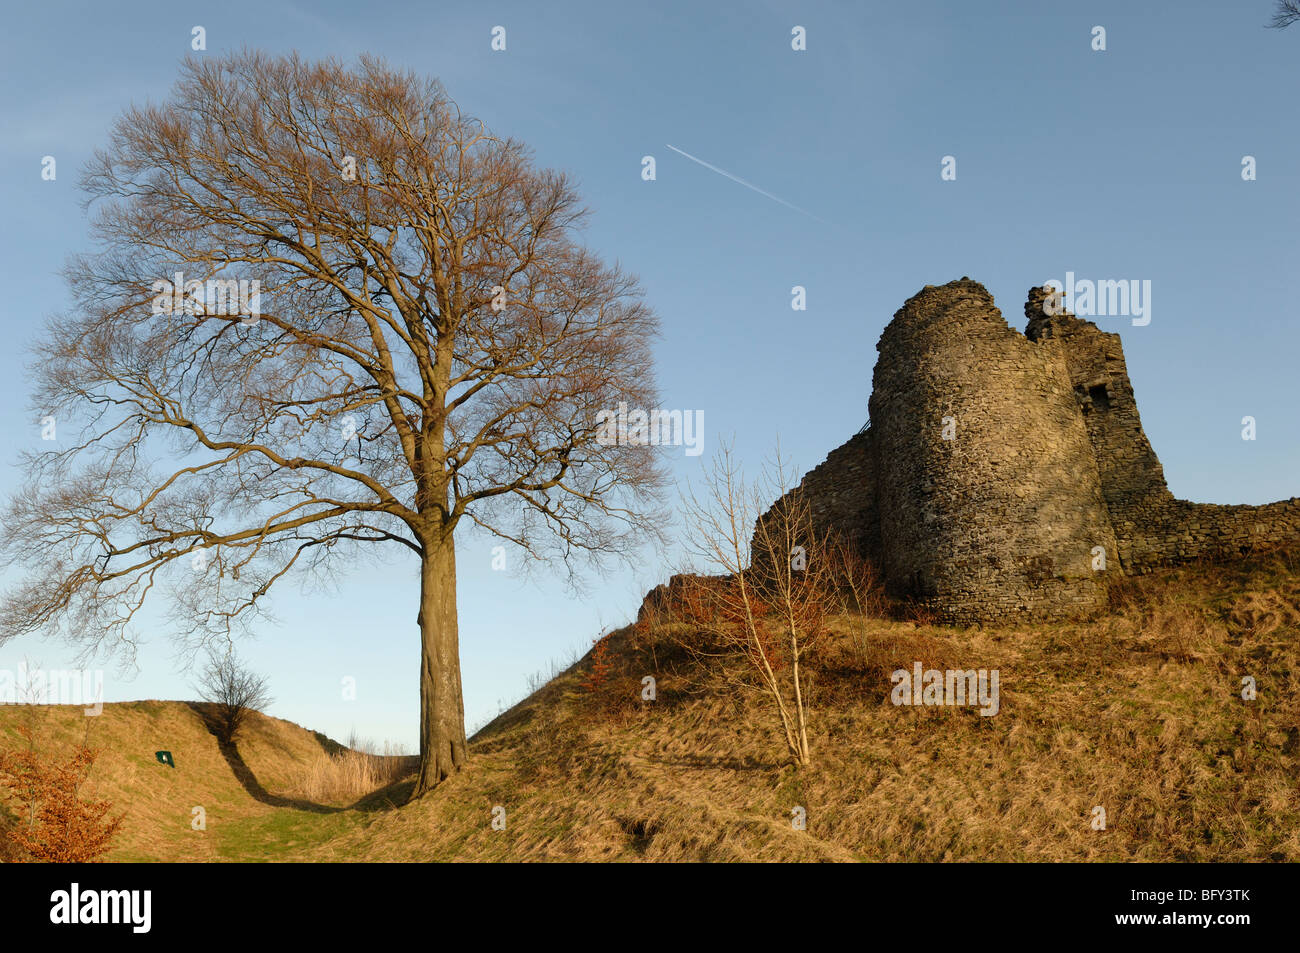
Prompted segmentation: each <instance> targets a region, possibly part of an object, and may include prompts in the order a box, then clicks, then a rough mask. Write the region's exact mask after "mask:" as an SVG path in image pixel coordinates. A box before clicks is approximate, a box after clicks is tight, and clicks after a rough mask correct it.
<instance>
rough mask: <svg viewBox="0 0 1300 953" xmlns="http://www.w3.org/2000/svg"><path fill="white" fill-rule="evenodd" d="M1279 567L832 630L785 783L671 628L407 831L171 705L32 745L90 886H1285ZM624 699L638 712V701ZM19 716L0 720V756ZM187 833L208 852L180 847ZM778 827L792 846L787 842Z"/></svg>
mask: <svg viewBox="0 0 1300 953" xmlns="http://www.w3.org/2000/svg"><path fill="white" fill-rule="evenodd" d="M1297 568H1300V559H1297V557H1296V556H1295V554H1290V555H1287V554H1283V555H1278V556H1273V557H1268V558H1259V559H1256V560H1252V561H1249V562H1243V563H1240V564H1232V565H1226V566H1215V565H1206V566H1200V567H1192V568H1186V569H1180V570H1175V571H1169V572H1165V573H1161V574H1156V575H1151V576H1146V577H1141V578H1138V579H1125V580H1120V581H1118V582H1117V583H1116V585H1115V588H1114V590H1113V593H1112V601H1113V611H1112V613H1111V614H1110V615H1108V616H1106V617H1104V618H1102V619H1099V620H1096V621H1093V622H1088V623H1079V624H1061V625H1049V626H1033V627H1030V626H1025V627H1021V628H987V629H981V628H969V629H951V628H943V627H935V626H929V625H924V624H916V623H909V622H897V621H888V620H879V619H863V618H858V617H851V616H846V617H842V618H839V619H836V620H835V624H834V627H833V632H832V634H831V635H830V636H828V637H827V638H825V639H824V640H823V641H822V642H820V643H819V644H818V645H817V646H816V647H815V649H814V650H813V652H812V654H811V655H810V656H809V659H808V676H809V695H810V702H811V713H812V723H811V730H812V735H811V741H812V750H813V757H814V764H813V765H812V767H811V768H808V769H804V770H795V769H794V768H792V767H791V766H789V765H788V764H787V763H786V762H785V759H784V757H783V755H782V747H781V743H780V737H779V731H778V729H777V726H776V724H775V723H774V722H773V719H772V716H771V713H770V711H769V710H768V708H767V706H766V705H765V703H764V700H763V699H762V698H761V697H760V696H757V695H754V694H752V693H746V692H744V691H742V690H740V689H739V688H738V687H737V681H738V680H740V679H742V678H743V667H741V665H740V663H739V662H738V661H736V660H729V659H726V658H712V659H700V658H698V657H697V656H696V655H694V654H692V653H691V652H689V651H688V650H687V649H686V648H685V647H684V646H685V644H689V643H690V641H691V639H692V637H693V636H692V633H691V632H690V631H689V629H687V628H685V627H683V626H669V627H663V626H660V627H651V626H640V627H636V626H630V627H628V628H625V629H623V630H620V631H618V632H616V633H614V634H613V635H611V636H610V637H609V640H610V643H609V655H610V658H611V661H612V669H611V677H610V679H609V681H608V682H607V684H606V685H605V686H604V687H603V688H601V689H599V690H596V691H592V690H589V688H588V687H587V686H586V684H585V683H586V681H587V679H586V672H587V670H588V669H589V668H590V664H591V659H590V657H588V658H587V659H584V660H583V661H582V662H579V663H578V665H576V666H574V667H573V668H572V669H570V670H569V671H567V672H564V673H562V674H561V675H559V676H558V677H557V678H555V679H554V680H552V681H551V682H550V683H549V684H547V685H545V686H543V687H542V688H541V689H540V690H539V691H537V692H536V693H534V694H533V695H531V696H529V697H528V698H526V699H524V700H523V701H522V702H520V703H519V704H518V705H516V706H514V707H513V708H512V709H510V710H509V711H507V712H504V713H503V714H502V715H500V716H499V717H498V718H496V719H495V720H494V721H492V722H491V723H489V724H488V725H487V726H486V727H485V728H484V729H483V730H481V731H480V732H479V733H478V734H477V735H476V736H475V738H474V739H473V742H472V744H471V752H472V759H473V760H472V762H471V764H470V766H469V767H468V768H467V769H466V770H465V771H464V772H462V773H461V774H460V775H458V776H456V777H454V778H452V779H451V780H449V781H448V782H446V783H445V784H444V785H443V786H442V787H440V788H439V789H438V790H437V791H436V792H434V793H433V794H432V795H430V796H428V797H426V798H424V799H423V800H421V801H419V802H415V803H410V804H407V803H406V799H407V796H408V795H409V792H410V790H411V787H412V780H411V778H410V776H409V772H405V768H406V764H405V763H404V762H398V761H391V762H389V766H390V768H392V769H394V770H392V771H391V772H390V774H394V775H399V776H400V775H402V774H404V773H405V774H406V776H405V777H401V778H400V779H399V780H397V781H396V782H394V783H391V784H388V785H386V786H383V787H380V788H379V789H378V790H376V791H375V792H374V793H372V794H369V795H367V796H364V797H346V798H334V799H330V798H325V797H321V796H317V797H315V798H313V797H309V796H307V795H305V794H304V793H303V792H304V791H305V790H308V789H309V787H310V786H309V785H306V784H305V782H304V778H306V777H307V776H308V775H310V774H311V772H312V770H313V766H319V765H320V764H321V763H322V762H325V763H332V760H333V762H337V761H338V759H339V758H340V756H341V755H346V752H345V751H343V749H341V748H340V747H339V746H337V745H336V744H335V743H334V742H331V741H329V739H326V738H324V737H323V736H320V735H317V734H314V733H312V732H309V731H307V730H305V729H303V728H300V727H298V726H297V725H293V724H291V723H289V722H285V721H281V720H278V719H273V718H266V717H261V716H259V717H257V718H255V719H253V720H252V724H251V726H250V728H249V729H248V733H247V735H246V737H245V738H244V740H242V741H241V742H240V743H239V744H238V748H237V751H236V752H230V751H227V752H225V753H224V754H223V751H222V750H221V749H220V747H219V746H218V744H217V742H216V740H215V738H214V737H213V736H212V735H211V734H210V733H209V732H208V731H207V729H206V727H205V724H204V719H203V717H202V714H201V713H200V711H198V710H196V709H195V708H194V707H192V706H190V705H187V704H186V703H182V702H156V701H148V702H134V703H129V704H118V705H106V706H105V708H104V713H103V715H102V716H100V717H99V718H95V719H87V718H84V717H82V716H81V715H80V712H79V710H76V709H38V710H36V714H37V716H38V717H39V718H40V719H41V720H42V722H43V725H44V728H43V731H44V737H46V738H47V739H49V740H50V742H51V743H52V744H56V745H57V744H71V743H73V742H75V741H77V740H80V738H81V736H82V733H83V732H84V731H85V730H86V722H93V724H92V725H91V729H90V730H91V735H90V738H91V743H92V744H94V745H96V746H99V747H100V748H101V749H102V754H101V756H100V759H99V761H98V762H97V763H96V765H95V768H94V770H93V774H92V778H93V781H94V788H95V791H94V794H95V796H98V797H106V798H109V799H111V800H112V801H113V802H114V803H115V804H116V805H117V808H118V810H121V811H125V813H126V820H125V822H124V824H123V827H122V831H121V833H120V835H119V838H118V841H117V845H116V847H115V849H114V851H113V852H112V854H111V855H110V857H109V859H110V860H155V859H156V860H239V861H242V860H312V861H316V860H323V861H329V860H369V861H389V860H715V861H726V860H773V861H775V860H846V861H851V860H915V861H935V860H1003V861H1016V860H1087V861H1120V860H1140V861H1156V860H1200V861H1207V860H1218V861H1227V860H1250V861H1270V860H1272V861H1293V862H1294V861H1298V860H1300V700H1298V699H1300V575H1298V574H1297ZM914 661H921V662H922V663H923V664H924V665H925V666H926V667H937V668H997V669H998V670H999V671H1000V674H1001V710H1000V711H999V713H998V714H997V715H996V716H994V717H981V716H980V715H979V714H978V712H977V711H976V710H975V709H973V708H924V707H896V706H894V705H893V704H891V703H890V701H889V692H890V688H891V687H892V686H891V683H890V680H889V673H890V671H892V670H893V669H896V668H911V666H912V663H913V662H914ZM646 674H653V675H654V676H655V677H656V679H657V681H658V697H657V699H656V700H655V701H653V702H642V701H641V700H640V697H639V690H640V679H641V677H642V676H643V675H646ZM1244 676H1251V677H1253V678H1254V679H1255V680H1256V683H1257V685H1258V692H1259V696H1258V698H1257V699H1256V700H1254V701H1244V700H1243V699H1242V698H1241V685H1242V678H1243V677H1244ZM31 716H32V712H30V711H26V710H24V709H23V708H21V707H7V708H0V743H2V744H12V743H15V741H16V739H17V735H16V732H15V727H16V726H17V725H18V724H19V723H20V721H21V719H23V718H28V717H31ZM158 749H167V750H170V751H171V752H172V753H173V756H174V757H175V761H176V767H175V769H172V768H169V767H167V766H165V765H161V764H159V763H158V762H157V761H156V760H155V759H154V751H156V750H158ZM194 806H202V807H204V808H205V810H206V816H207V830H206V831H194V830H192V829H191V818H192V815H191V809H192V808H193V807H194ZM496 806H500V807H503V808H504V809H505V819H506V826H505V829H504V830H494V829H493V828H492V825H491V822H492V818H493V813H492V812H493V808H494V807H496ZM796 806H800V807H803V808H804V809H805V810H806V812H807V830H795V829H794V828H793V827H792V825H791V811H792V810H793V809H794V808H795V807H796ZM1095 806H1102V807H1104V808H1105V810H1106V829H1105V830H1104V831H1099V830H1093V829H1092V825H1091V823H1090V822H1091V819H1092V809H1093V808H1094V807H1095Z"/></svg>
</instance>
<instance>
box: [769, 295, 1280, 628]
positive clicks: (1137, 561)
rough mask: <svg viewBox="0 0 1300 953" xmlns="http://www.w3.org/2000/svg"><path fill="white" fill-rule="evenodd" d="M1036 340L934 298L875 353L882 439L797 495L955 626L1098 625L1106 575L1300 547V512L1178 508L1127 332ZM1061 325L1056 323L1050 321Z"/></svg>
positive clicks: (1064, 326)
mask: <svg viewBox="0 0 1300 953" xmlns="http://www.w3.org/2000/svg"><path fill="white" fill-rule="evenodd" d="M1048 294H1049V292H1048V291H1045V290H1044V289H1042V288H1034V289H1031V291H1030V293H1029V300H1028V301H1027V302H1026V304H1025V316H1026V317H1027V318H1028V319H1029V324H1028V326H1027V327H1026V329H1025V333H1024V334H1020V333H1019V332H1018V331H1016V330H1014V329H1013V328H1011V327H1009V326H1008V324H1007V322H1006V320H1005V319H1004V318H1003V317H1002V314H1001V312H1000V311H999V310H998V308H997V307H996V306H995V305H994V303H993V297H992V295H990V294H989V293H988V291H987V290H986V289H985V288H984V286H983V285H981V284H979V283H978V282H975V281H971V280H969V279H967V278H963V279H961V280H960V281H953V282H950V283H948V284H946V285H942V286H939V287H936V286H934V285H927V286H926V287H925V288H923V289H921V291H920V292H918V293H917V294H916V295H914V296H913V297H912V298H910V299H909V300H908V301H907V302H906V303H905V304H904V305H903V307H902V308H901V309H900V310H899V311H898V312H897V313H896V314H895V315H894V319H893V320H892V321H891V322H890V323H889V325H888V326H887V327H886V328H885V330H884V333H883V334H881V336H880V342H879V343H878V344H877V345H876V348H877V350H878V351H879V352H880V357H879V359H878V360H877V361H876V368H875V374H874V379H873V390H872V394H871V399H870V404H869V408H870V421H871V422H870V424H869V425H868V426H867V427H864V428H863V430H862V431H860V432H859V433H858V434H857V435H856V436H854V437H852V438H851V439H850V440H849V441H848V442H847V443H845V444H844V445H843V446H841V447H839V448H838V449H836V450H834V451H832V452H831V454H830V455H829V456H828V457H827V459H826V461H825V462H824V463H822V464H821V465H820V466H818V467H817V468H816V469H814V470H812V471H811V472H809V473H808V474H807V475H806V476H805V477H804V479H803V481H802V482H801V483H800V484H799V486H798V487H797V488H795V489H794V490H792V491H791V493H792V494H796V493H797V494H804V495H805V498H806V500H807V503H808V506H809V509H810V511H811V513H812V518H813V521H814V524H815V527H816V529H818V530H819V531H826V530H833V531H835V532H838V533H840V534H842V535H843V536H845V538H846V539H847V540H848V541H849V542H850V543H851V544H852V545H853V546H854V547H855V548H856V549H857V550H858V551H859V552H860V553H861V554H862V555H863V556H865V557H867V558H868V559H870V560H871V561H872V562H874V563H875V564H876V566H877V567H878V568H879V570H880V572H881V574H882V576H883V578H884V580H885V583H886V585H887V587H888V589H889V590H890V592H891V593H892V594H894V595H896V596H905V597H910V598H914V599H916V600H918V601H920V602H921V603H923V604H925V605H927V606H928V607H930V608H931V609H933V610H935V611H936V612H937V613H938V615H939V616H940V618H941V619H942V620H943V621H945V622H950V623H972V622H986V621H989V622H991V621H1000V620H1001V621H1006V620H1009V619H1012V618H1069V617H1076V616H1086V615H1089V614H1091V613H1093V612H1096V611H1097V610H1099V609H1101V608H1103V607H1104V605H1105V603H1106V585H1105V581H1106V578H1107V575H1108V574H1112V575H1113V574H1115V573H1120V574H1134V573H1142V572H1144V571H1146V570H1148V569H1150V568H1152V567H1155V566H1159V565H1171V564H1176V563H1179V562H1183V561H1187V560H1192V559H1196V558H1198V557H1202V556H1207V557H1221V556H1225V555H1238V554H1243V553H1248V552H1252V551H1258V550H1261V549H1266V548H1269V547H1272V546H1276V545H1279V544H1282V543H1287V542H1293V541H1300V498H1292V499H1290V500H1285V501H1282V502H1278V503H1270V504H1268V505H1266V506H1217V505H1211V504H1205V503H1189V502H1187V501H1186V500H1177V499H1174V497H1173V494H1171V493H1170V492H1169V488H1168V487H1167V486H1166V485H1165V477H1164V471H1163V470H1162V468H1161V466H1160V461H1159V460H1158V459H1157V458H1156V454H1155V451H1154V450H1152V449H1151V444H1150V443H1149V442H1148V441H1147V438H1146V435H1145V434H1144V433H1143V431H1142V421H1141V418H1140V416H1139V415H1138V408H1137V402H1136V400H1135V399H1134V396H1133V385H1132V384H1131V383H1130V382H1129V377H1128V369H1127V367H1126V366H1125V363H1124V351H1123V348H1122V347H1121V346H1120V340H1119V335H1118V334H1110V333H1107V332H1105V331H1102V330H1100V329H1099V328H1097V326H1096V325H1095V324H1093V323H1092V322H1090V321H1084V320H1082V319H1080V318H1078V317H1075V316H1074V315H1072V314H1069V313H1061V314H1057V315H1055V316H1053V315H1049V314H1048V313H1047V312H1046V311H1045V309H1044V308H1043V302H1044V299H1045V298H1046V297H1047V295H1048ZM1054 310H1056V309H1054Z"/></svg>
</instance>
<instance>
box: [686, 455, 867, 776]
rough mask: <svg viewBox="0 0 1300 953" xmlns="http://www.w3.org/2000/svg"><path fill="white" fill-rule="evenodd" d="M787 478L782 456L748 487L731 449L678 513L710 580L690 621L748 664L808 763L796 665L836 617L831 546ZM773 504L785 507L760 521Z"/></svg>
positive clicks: (689, 600)
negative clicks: (776, 501)
mask: <svg viewBox="0 0 1300 953" xmlns="http://www.w3.org/2000/svg"><path fill="white" fill-rule="evenodd" d="M792 476H793V470H792V469H791V468H789V467H788V465H787V464H786V463H785V461H784V460H783V459H782V458H781V456H780V452H779V451H778V453H777V456H776V459H775V461H774V462H773V463H772V465H771V466H770V467H769V468H768V469H767V470H766V471H765V473H764V474H763V476H762V477H760V478H759V479H757V480H754V481H752V482H749V481H747V480H746V479H745V477H744V474H743V473H742V472H741V469H740V466H739V464H738V463H737V461H736V459H735V456H734V453H733V451H732V449H731V448H723V449H722V450H721V451H720V452H719V454H718V456H717V457H715V458H714V461H713V463H712V467H711V469H710V471H709V472H708V475H707V476H706V477H705V481H704V487H703V489H702V491H700V493H697V492H696V491H695V490H690V491H688V492H687V494H686V498H685V500H684V507H685V510H686V518H687V524H688V529H687V532H688V534H689V537H690V539H691V541H692V543H693V550H694V552H695V554H696V555H697V556H698V557H700V558H702V559H703V560H704V561H705V563H706V564H707V565H708V567H709V568H711V569H714V570H718V571H720V573H721V575H720V576H715V577H712V578H707V577H706V578H701V577H695V582H694V584H693V587H694V590H695V591H694V592H691V593H689V594H687V596H686V598H685V600H684V601H685V602H686V604H687V605H688V606H689V612H688V613H687V615H688V617H689V619H690V620H691V621H693V622H694V623H696V624H697V625H699V624H703V625H704V626H706V627H707V628H708V629H709V630H710V631H711V632H712V633H713V634H714V635H715V636H718V637H720V638H721V640H722V642H723V644H724V645H725V646H730V647H731V648H732V649H734V650H737V651H739V652H740V653H741V654H742V655H743V656H744V658H745V659H746V660H747V661H748V662H749V663H750V664H749V670H750V671H751V673H752V674H753V675H754V676H756V678H757V682H758V687H759V690H760V691H761V692H762V694H763V695H764V696H765V697H766V698H767V699H768V700H769V701H770V702H771V704H772V708H773V711H774V712H775V714H776V717H777V719H778V721H779V723H780V726H781V731H782V733H783V735H784V738H785V744H786V750H787V752H788V754H789V755H790V757H791V759H792V760H793V761H794V762H795V763H796V764H799V765H807V764H809V763H810V761H811V757H812V754H811V750H810V748H809V745H808V704H807V699H806V697H805V676H804V674H803V671H802V668H801V666H802V664H803V659H804V655H805V653H806V652H807V651H808V649H809V648H810V647H811V645H812V644H813V643H814V642H815V641H816V639H817V638H818V637H819V636H821V635H822V634H823V632H824V630H825V623H826V619H827V617H828V616H829V615H830V614H831V613H833V612H835V611H837V610H838V609H840V608H841V607H842V606H841V596H840V594H839V588H840V586H839V581H838V573H839V571H840V564H839V562H838V559H837V556H836V553H837V549H836V546H837V544H836V542H835V541H834V540H833V539H832V538H830V537H829V535H828V534H826V533H819V532H818V531H817V530H815V528H814V526H813V522H812V520H811V517H810V513H809V510H808V504H807V501H806V500H805V498H804V497H803V496H802V495H800V494H790V493H789V492H788V491H789V490H790V488H791V483H792V482H793V481H792V479H791V478H792ZM772 499H780V500H781V503H780V504H778V505H777V506H776V507H774V508H772V509H771V511H770V512H768V513H767V514H766V515H763V516H761V517H760V514H763V513H764V511H765V510H767V509H768V505H769V502H770V501H771V500H772Z"/></svg>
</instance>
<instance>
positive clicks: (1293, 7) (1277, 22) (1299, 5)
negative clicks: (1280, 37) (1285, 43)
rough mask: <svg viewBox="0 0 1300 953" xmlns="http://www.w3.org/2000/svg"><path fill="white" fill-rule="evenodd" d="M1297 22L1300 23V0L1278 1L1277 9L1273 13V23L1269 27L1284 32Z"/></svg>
mask: <svg viewBox="0 0 1300 953" xmlns="http://www.w3.org/2000/svg"><path fill="white" fill-rule="evenodd" d="M1297 21H1300V0H1277V9H1276V10H1275V11H1273V22H1272V23H1270V24H1269V26H1271V27H1272V28H1273V29H1275V30H1284V29H1286V28H1287V27H1289V26H1290V25H1291V24H1292V23H1295V22H1297Z"/></svg>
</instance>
